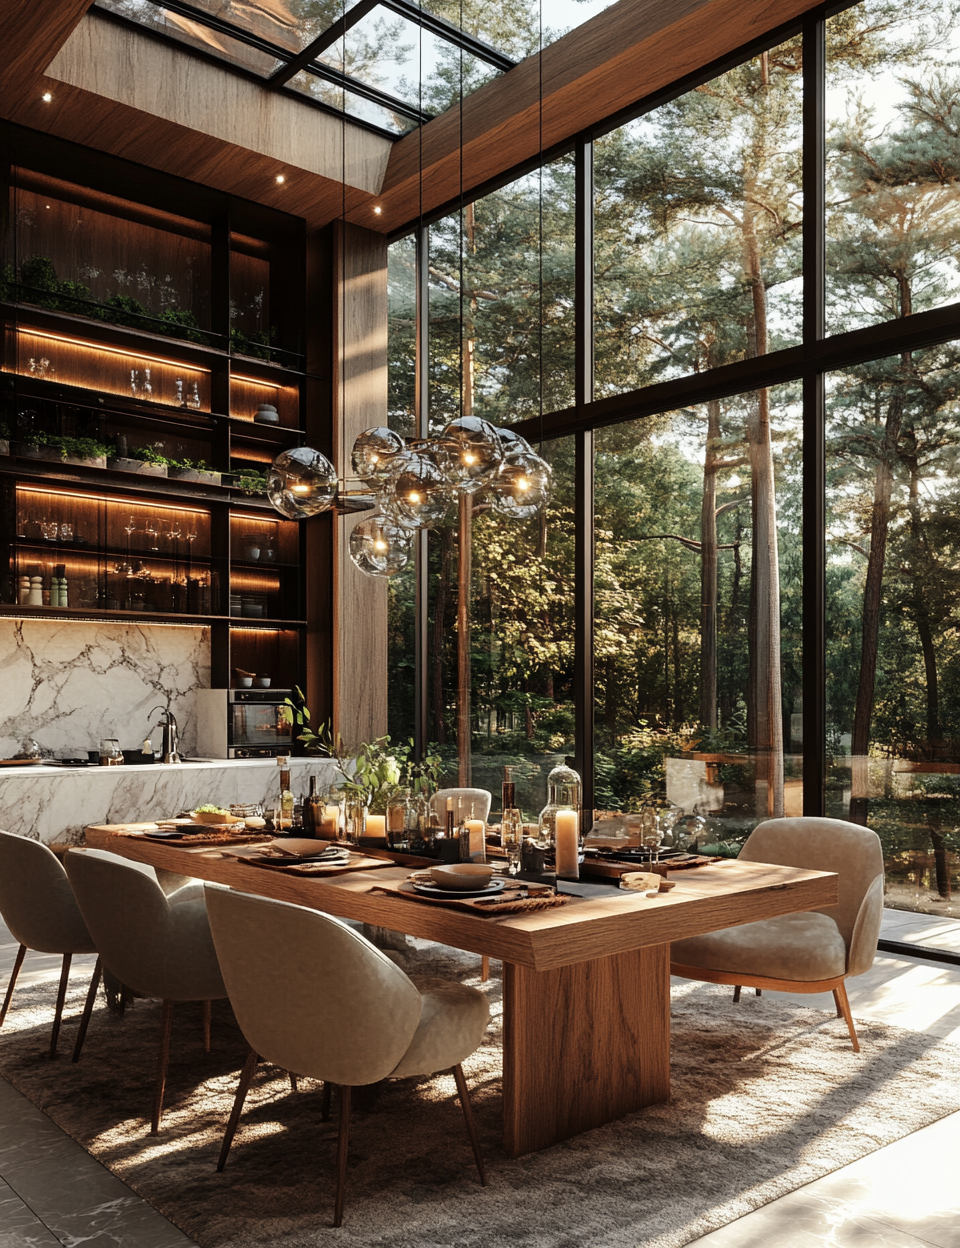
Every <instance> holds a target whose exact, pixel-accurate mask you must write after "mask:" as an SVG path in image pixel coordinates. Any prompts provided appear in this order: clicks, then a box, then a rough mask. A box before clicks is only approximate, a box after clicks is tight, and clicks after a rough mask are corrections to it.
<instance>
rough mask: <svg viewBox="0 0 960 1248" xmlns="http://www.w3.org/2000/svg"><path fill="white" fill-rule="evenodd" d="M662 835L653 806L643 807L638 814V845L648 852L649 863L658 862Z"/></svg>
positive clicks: (655, 809)
mask: <svg viewBox="0 0 960 1248" xmlns="http://www.w3.org/2000/svg"><path fill="white" fill-rule="evenodd" d="M662 840H663V833H662V831H661V830H660V820H659V818H658V816H657V808H656V807H655V806H644V808H643V810H641V812H640V844H641V845H642V846H643V847H644V849H647V850H649V851H650V861H651V862H659V861H660V842H661V841H662Z"/></svg>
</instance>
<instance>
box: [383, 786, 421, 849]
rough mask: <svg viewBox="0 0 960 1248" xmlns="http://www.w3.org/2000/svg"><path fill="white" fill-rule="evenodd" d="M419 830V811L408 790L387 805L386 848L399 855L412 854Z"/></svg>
mask: <svg viewBox="0 0 960 1248" xmlns="http://www.w3.org/2000/svg"><path fill="white" fill-rule="evenodd" d="M419 828H420V810H419V807H418V805H417V802H416V800H415V799H414V798H413V797H412V796H411V793H410V790H409V789H404V791H403V793H402V795H400V796H398V797H394V798H392V799H391V800H390V801H389V802H388V803H387V848H388V849H392V850H395V851H396V852H397V853H400V854H409V853H411V852H412V846H413V843H414V841H415V840H416V839H417V835H418V833H419Z"/></svg>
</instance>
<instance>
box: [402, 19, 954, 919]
mask: <svg viewBox="0 0 960 1248" xmlns="http://www.w3.org/2000/svg"><path fill="white" fill-rule="evenodd" d="M835 8H836V6H832V8H831V10H827V9H822V10H817V11H814V12H811V13H808V14H807V15H805V16H804V17H803V18H802V19H798V20H797V21H796V22H795V23H794V24H793V25H788V26H785V27H783V28H781V29H779V30H777V31H776V32H774V33H773V34H772V35H771V36H770V37H769V39H767V40H766V42H765V43H764V42H758V43H757V44H756V45H755V46H752V47H751V48H749V49H745V50H743V52H742V53H741V54H740V55H739V56H731V57H728V58H726V60H725V62H724V63H723V64H718V65H716V66H714V67H711V68H710V69H708V70H706V71H704V74H703V76H702V78H701V80H700V81H699V82H698V81H695V80H691V81H689V82H688V83H686V84H684V86H683V89H680V90H675V91H670V90H668V91H665V92H664V93H663V94H662V97H661V98H659V99H654V100H649V101H645V102H643V103H638V107H637V110H636V115H635V116H634V117H633V118H631V119H627V120H623V119H622V118H619V119H617V122H616V124H615V125H614V124H611V125H610V126H608V127H606V128H605V127H598V128H597V130H596V131H595V132H594V133H592V134H589V135H581V136H576V139H575V140H574V141H572V142H571V149H570V154H569V155H568V156H565V157H560V158H555V157H552V158H551V161H550V163H549V164H547V165H545V166H544V169H543V171H542V173H540V172H537V173H534V174H530V173H523V174H522V176H519V175H518V177H516V178H515V179H514V180H513V181H511V182H509V183H507V184H506V185H501V186H500V187H499V188H492V189H491V190H490V191H489V192H488V193H487V194H484V195H482V196H480V197H479V198H478V199H476V200H475V202H474V203H472V204H466V203H465V204H464V205H463V206H462V207H461V209H460V210H458V211H457V212H456V213H453V214H450V215H448V216H447V217H445V218H442V219H439V220H436V221H431V222H427V223H426V225H425V226H422V227H421V228H423V232H424V235H429V244H428V245H427V244H425V243H424V242H422V241H421V245H420V247H419V250H418V251H417V250H416V249H412V250H408V252H407V253H404V254H406V255H407V258H408V262H409V264H410V266H411V270H410V271H411V274H412V275H413V276H412V277H411V279H410V281H411V285H410V290H411V291H412V292H413V294H412V296H411V299H412V302H410V301H408V302H410V309H412V310H409V315H408V316H407V320H409V322H410V324H411V325H414V323H415V322H416V308H417V297H416V292H417V290H419V291H420V295H419V299H420V313H421V318H422V317H424V316H427V315H429V349H428V350H425V349H423V347H422V348H421V352H420V356H419V365H418V367H419V369H420V370H421V371H420V374H419V377H420V379H421V380H422V382H423V385H422V387H421V393H422V394H424V395H426V396H427V397H426V398H425V399H424V402H426V403H427V404H428V407H429V420H430V428H431V429H434V427H435V426H440V425H442V424H443V423H444V422H445V421H446V420H447V419H450V418H451V417H452V416H455V415H458V414H460V413H461V412H464V411H473V412H476V413H477V414H480V415H484V416H486V417H487V418H488V419H491V420H493V421H494V422H496V423H499V424H511V425H514V426H516V427H517V428H518V429H519V431H520V432H522V433H523V434H524V436H526V437H528V438H532V439H533V440H535V441H537V442H539V441H540V440H542V441H543V443H544V446H545V447H546V448H547V449H546V451H545V453H546V454H547V455H548V458H550V459H551V462H552V463H553V464H554V467H555V471H556V476H557V492H556V495H555V500H554V504H553V505H552V507H551V510H550V512H549V513H548V517H547V523H546V526H543V525H541V526H540V528H539V530H538V529H537V526H536V525H533V524H531V525H530V526H529V532H527V531H526V530H524V529H523V528H522V527H520V528H517V529H515V530H508V528H507V527H505V526H504V525H503V524H502V523H501V522H500V521H499V520H497V518H496V517H494V516H492V515H489V514H485V513H484V510H483V506H482V504H481V505H480V506H478V507H477V508H476V514H475V515H474V516H473V521H472V527H471V535H472V537H473V544H472V546H471V548H470V559H471V566H470V583H469V606H470V630H469V636H470V645H469V647H468V649H469V655H468V658H469V692H468V696H469V714H470V717H471V721H470V724H471V727H470V749H469V752H467V751H465V750H464V749H463V748H461V742H462V739H464V731H463V724H462V721H458V714H459V711H460V709H461V707H462V705H463V698H464V691H465V689H467V686H466V685H464V670H465V668H464V665H463V654H462V649H461V650H460V652H459V654H458V646H459V641H458V629H457V623H456V602H457V596H456V594H457V573H458V569H459V568H460V566H461V565H460V535H459V531H458V530H457V528H456V526H453V527H451V528H448V529H447V530H446V531H440V530H438V531H437V532H436V533H432V534H431V536H430V538H429V555H428V557H429V560H430V571H431V576H430V587H431V588H430V603H429V604H428V608H427V609H426V610H423V611H421V614H420V622H419V625H418V627H419V629H420V630H421V634H420V635H421V637H423V638H425V643H424V644H420V648H419V649H417V646H418V644H419V643H418V642H417V641H416V639H415V638H412V637H411V636H410V635H409V633H403V631H402V630H399V629H398V630H396V633H395V636H396V638H397V641H396V653H397V659H398V661H400V659H401V658H402V656H401V653H400V652H401V650H403V649H404V647H406V648H407V650H406V651H405V653H407V658H408V659H409V661H410V662H412V663H413V664H414V666H416V665H417V664H419V665H420V667H421V668H422V667H423V665H424V664H427V665H428V668H429V673H430V678H431V679H435V685H434V686H433V688H432V692H431V695H430V698H428V699H426V701H427V702H428V703H429V704H428V705H425V706H424V707H423V709H422V712H421V715H422V717H426V719H427V720H428V721H429V734H427V735H429V737H430V738H431V739H436V738H437V737H438V736H443V735H444V734H445V735H446V742H445V745H446V748H447V750H448V751H449V753H450V757H451V760H452V759H453V757H454V756H458V757H459V758H460V759H461V760H463V758H464V757H465V756H466V757H467V758H468V767H467V772H468V773H469V774H472V775H473V778H474V780H475V782H478V783H482V784H484V785H485V786H486V787H490V788H493V789H494V791H496V788H497V785H496V775H495V771H496V768H495V767H493V766H492V765H490V766H488V765H487V763H486V762H484V761H482V760H484V759H488V760H492V759H493V758H494V757H495V756H496V754H497V747H502V746H505V745H506V743H507V742H510V749H501V750H500V751H499V752H500V753H501V754H504V755H506V754H509V753H510V752H511V750H513V752H515V753H517V754H518V755H519V754H523V756H524V757H525V758H527V759H528V760H529V759H531V758H533V757H534V755H535V753H536V750H543V751H544V757H546V754H547V753H548V752H549V751H548V750H547V747H548V746H549V747H550V749H551V750H553V751H554V752H555V753H556V754H557V755H558V756H559V755H560V754H562V753H572V752H573V749H574V746H575V745H576V744H577V743H575V742H574V741H573V740H572V727H571V725H572V724H573V722H575V721H576V722H577V723H579V724H580V725H581V729H583V725H585V724H589V729H588V730H587V731H584V732H582V735H583V740H581V741H580V742H579V744H580V747H581V751H580V752H581V757H582V764H583V767H584V771H585V776H584V780H585V790H586V792H587V794H588V795H589V798H590V805H592V806H593V807H594V808H595V809H597V810H601V811H607V810H620V811H624V810H629V809H634V808H636V807H637V806H638V805H639V804H642V803H643V802H644V801H645V800H648V799H649V798H651V797H656V798H657V799H664V798H666V797H668V796H669V797H670V798H671V800H673V801H674V802H675V803H676V804H677V805H679V806H681V807H682V808H683V809H685V810H693V809H698V810H699V812H700V813H701V814H702V815H703V816H704V817H705V819H706V821H707V834H708V842H709V843H712V844H716V845H718V846H720V847H721V849H722V850H723V851H724V852H735V849H736V846H737V844H738V843H739V842H740V841H742V839H743V837H744V836H745V835H746V834H747V833H748V832H749V830H750V829H751V828H752V827H753V826H755V824H756V822H757V821H758V820H759V819H761V818H764V817H766V816H767V815H768V814H777V813H781V812H785V813H800V812H801V811H802V812H805V813H808V814H812V813H817V812H818V811H825V812H826V813H828V814H830V815H837V816H840V817H843V818H849V819H853V820H856V821H858V822H861V823H866V824H867V825H869V826H871V827H873V828H875V830H876V831H877V832H878V833H879V835H880V837H881V839H882V841H883V845H884V850H885V854H886V860H887V869H888V903H889V904H893V905H898V906H904V907H908V908H919V909H924V910H928V911H932V912H935V913H947V912H952V907H953V904H954V903H953V900H952V897H953V894H954V892H955V891H956V889H957V888H958V887H960V879H958V850H960V831H958V826H960V726H958V715H960V684H958V683H957V682H958V681H960V648H958V646H957V642H956V637H955V634H956V633H957V630H958V628H960V596H958V594H960V531H958V525H960V489H958V486H957V480H958V472H960V468H958V465H960V455H958V450H960V412H958V408H957V401H956V398H955V395H956V392H957V383H956V376H957V370H956V367H955V363H956V361H955V355H956V348H955V346H954V345H953V340H954V339H955V337H956V334H957V329H956V326H957V324H958V318H957V313H958V310H960V309H958V303H960V212H958V207H960V205H958V193H960V158H958V156H957V151H956V138H955V136H956V133H957V126H958V124H960V123H958V117H960V105H958V103H957V100H958V99H960V69H958V62H960V55H958V53H960V5H958V4H956V3H954V0H918V2H917V3H915V4H914V5H912V6H909V7H907V6H898V5H894V4H892V3H890V2H889V0H863V2H862V3H858V4H852V5H849V6H847V7H846V8H844V9H841V10H840V11H839V12H837V11H834V10H835ZM404 246H407V247H408V249H409V248H412V243H408V242H406V241H405V240H400V242H398V243H397V244H395V245H394V249H395V251H396V254H397V256H398V257H399V256H400V254H401V250H400V249H402V248H403V247H404ZM418 265H419V266H420V267H419V270H418V268H417V266H418ZM417 272H419V275H420V276H419V278H417V276H416V274H417ZM391 280H392V281H393V279H391ZM418 281H419V286H418V285H417V282H418ZM391 289H392V290H393V286H392V287H391ZM397 289H398V290H399V286H398V287H397ZM398 308H399V304H398ZM397 317H398V322H397V324H398V330H397V335H395V338H396V341H397V344H398V347H397V350H398V352H399V353H400V354H398V355H397V357H396V362H395V363H392V365H391V367H392V368H393V369H394V372H393V373H392V376H396V378H397V387H398V388H397V389H395V391H393V392H392V393H393V394H394V399H393V410H394V413H395V415H396V418H397V420H400V418H401V415H400V414H401V409H402V408H403V403H404V400H402V399H401V398H400V397H399V387H400V379H401V378H402V377H403V376H406V375H407V374H405V373H404V367H405V366H404V365H402V363H401V359H400V357H401V355H402V354H403V351H404V350H406V352H407V354H406V357H405V358H406V360H407V362H408V364H409V363H410V361H411V360H414V358H415V357H416V352H415V351H413V349H412V348H411V347H409V344H408V346H407V347H401V345H400V344H401V334H400V329H399V324H400V319H402V317H401V313H400V312H399V311H398V313H397ZM411 332H413V331H412V330H411ZM424 341H425V340H424ZM414 373H415V374H416V369H415V370H414ZM416 385H417V376H416V375H414V376H413V377H412V379H411V380H410V384H409V391H410V393H411V394H412V393H414V392H415V391H416ZM422 406H423V405H422V404H421V407H420V408H418V407H417V405H416V403H414V402H412V401H411V402H408V403H407V407H406V408H403V410H405V411H407V412H408V413H412V412H414V411H416V412H420V413H421V425H422V411H421V409H422ZM397 427H398V428H399V427H400V425H399V424H398V425H397ZM422 427H423V425H422ZM544 528H545V530H546V535H545V537H544ZM578 558H579V559H580V565H579V566H580V575H579V576H577V575H576V574H575V571H574V569H575V567H576V560H577V559H578ZM543 587H547V589H546V592H544V588H543ZM588 592H590V594H591V596H590V601H589V602H587V601H586V600H585V595H586V594H588ZM402 593H403V591H402V589H401V588H400V587H398V589H397V591H396V592H395V600H397V601H399V599H400V598H401V597H402ZM444 596H445V597H444ZM441 598H443V601H442V602H441V601H440V599H441ZM410 600H411V601H412V599H410ZM427 634H429V635H427ZM393 635H394V634H393V633H392V636H393ZM410 647H412V648H413V650H416V651H417V654H418V655H419V658H417V657H416V656H415V655H414V656H411V655H410V653H409V651H410ZM403 661H407V660H403ZM458 662H459V664H460V666H459V675H458V669H457V663H458ZM458 724H459V726H458ZM421 736H423V738H424V739H426V737H425V736H424V734H423V733H421ZM521 737H525V740H521V739H520V738H521ZM514 746H516V747H517V748H516V749H515V750H514ZM488 773H489V774H488ZM463 774H464V773H463V769H462V768H461V775H463ZM531 796H532V795H531Z"/></svg>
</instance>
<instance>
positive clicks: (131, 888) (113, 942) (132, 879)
mask: <svg viewBox="0 0 960 1248" xmlns="http://www.w3.org/2000/svg"><path fill="white" fill-rule="evenodd" d="M64 865H65V867H66V870H67V875H68V877H69V879H70V883H71V884H72V885H73V892H74V896H75V897H76V899H77V905H78V906H79V907H80V912H81V914H82V915H83V917H84V920H85V921H86V924H87V927H88V928H89V929H90V932H91V934H92V936H93V938H94V940H95V941H96V943H97V948H98V949H99V950H100V956H101V958H102V959H103V965H104V967H105V968H106V969H107V970H109V971H110V972H111V974H113V975H114V976H116V978H117V979H118V980H120V982H121V983H122V984H125V985H127V986H128V987H129V989H130V990H131V991H132V993H133V994H134V996H139V997H152V998H155V999H158V1000H160V1001H162V1002H163V1008H162V1011H161V1024H160V1054H159V1058H158V1062H157V1081H156V1087H155V1090H154V1097H153V1112H152V1117H151V1127H150V1130H151V1134H152V1135H156V1134H157V1132H158V1131H159V1129H160V1118H161V1114H162V1112H163V1097H164V1090H165V1087H166V1080H167V1065H168V1061H169V1055H170V1030H171V1024H172V1020H173V1006H174V1003H175V1002H177V1001H202V1002H203V1031H204V1049H205V1051H207V1052H209V1050H210V1002H211V1001H215V1000H218V999H221V998H223V997H225V996H226V995H227V990H226V988H225V987H224V984H223V978H222V977H221V975H220V966H219V963H218V962H217V955H216V951H215V950H214V947H213V941H212V939H211V937H210V925H209V923H208V922H207V909H206V905H205V903H204V894H203V885H202V884H201V883H200V882H199V881H198V880H197V881H194V882H193V883H189V884H186V885H184V886H183V887H179V888H176V889H174V890H173V891H171V892H170V893H169V894H168V893H167V892H165V891H164V888H163V886H162V884H161V883H160V881H158V879H157V877H156V875H155V873H154V871H153V868H152V867H146V866H144V865H143V864H141V863H134V862H130V861H129V860H127V859H125V858H120V857H118V856H117V855H116V854H111V853H108V852H106V851H103V850H96V849H71V850H70V852H69V853H68V854H67V856H66V859H65V862H64ZM178 878H179V877H178ZM92 1004H93V1003H92V1001H91V1000H88V1003H87V1009H86V1010H85V1013H84V1022H83V1024H82V1026H83V1029H84V1031H85V1030H86V1023H87V1021H88V1020H89V1011H90V1008H91V1006H92ZM79 1056H80V1052H79V1045H78V1049H77V1052H76V1053H75V1058H74V1060H76V1059H77V1058H79Z"/></svg>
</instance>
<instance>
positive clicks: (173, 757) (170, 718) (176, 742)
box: [150, 706, 182, 763]
mask: <svg viewBox="0 0 960 1248" xmlns="http://www.w3.org/2000/svg"><path fill="white" fill-rule="evenodd" d="M153 711H159V712H160V713H161V715H165V716H166V718H165V719H161V720H160V723H159V724H157V727H158V728H162V729H163V738H162V744H161V755H162V757H161V762H164V763H179V762H181V761H182V760H181V758H180V728H179V727H178V725H177V717H176V715H174V713H173V711H171V710H170V708H169V707H163V706H155V707H154V708H153ZM153 711H151V712H150V714H151V715H152V714H153Z"/></svg>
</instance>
